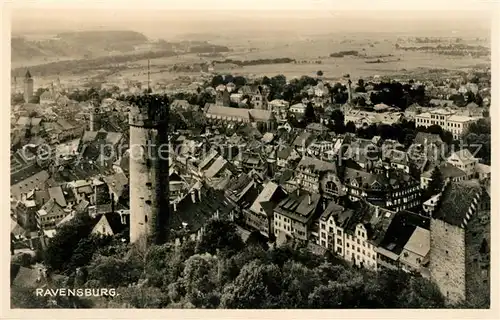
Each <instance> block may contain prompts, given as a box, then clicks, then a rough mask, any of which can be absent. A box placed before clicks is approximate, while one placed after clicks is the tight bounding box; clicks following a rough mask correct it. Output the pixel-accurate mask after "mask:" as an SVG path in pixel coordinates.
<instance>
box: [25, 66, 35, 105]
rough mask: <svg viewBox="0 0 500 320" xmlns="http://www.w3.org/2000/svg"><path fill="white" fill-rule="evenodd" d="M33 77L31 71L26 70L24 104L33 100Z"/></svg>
mask: <svg viewBox="0 0 500 320" xmlns="http://www.w3.org/2000/svg"><path fill="white" fill-rule="evenodd" d="M33 82H34V81H33V77H31V73H30V71H29V70H26V75H25V76H24V102H26V103H29V102H30V101H31V99H32V98H33Z"/></svg>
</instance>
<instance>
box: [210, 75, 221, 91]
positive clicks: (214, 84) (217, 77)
mask: <svg viewBox="0 0 500 320" xmlns="http://www.w3.org/2000/svg"><path fill="white" fill-rule="evenodd" d="M211 84H212V87H214V88H215V87H217V86H218V85H221V84H224V77H223V76H222V75H220V74H218V75H215V76H214V77H213V78H212V83H211Z"/></svg>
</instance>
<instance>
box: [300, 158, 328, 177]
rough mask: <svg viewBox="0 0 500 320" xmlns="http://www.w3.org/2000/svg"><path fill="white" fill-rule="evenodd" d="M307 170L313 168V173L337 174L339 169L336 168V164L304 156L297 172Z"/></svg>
mask: <svg viewBox="0 0 500 320" xmlns="http://www.w3.org/2000/svg"><path fill="white" fill-rule="evenodd" d="M306 168H311V169H312V171H313V172H317V173H320V172H325V171H333V172H337V167H336V166H335V164H334V163H331V162H326V161H323V160H319V159H316V158H311V157H307V156H304V157H302V159H301V160H300V162H299V164H298V166H297V170H304V169H306Z"/></svg>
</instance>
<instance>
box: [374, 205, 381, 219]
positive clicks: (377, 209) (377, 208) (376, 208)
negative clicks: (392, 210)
mask: <svg viewBox="0 0 500 320" xmlns="http://www.w3.org/2000/svg"><path fill="white" fill-rule="evenodd" d="M379 215H380V209H379V206H375V218H378V217H379Z"/></svg>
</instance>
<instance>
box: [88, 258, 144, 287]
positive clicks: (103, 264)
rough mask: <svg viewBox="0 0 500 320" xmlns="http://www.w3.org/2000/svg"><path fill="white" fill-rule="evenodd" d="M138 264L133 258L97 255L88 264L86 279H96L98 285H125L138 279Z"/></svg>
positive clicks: (139, 272)
mask: <svg viewBox="0 0 500 320" xmlns="http://www.w3.org/2000/svg"><path fill="white" fill-rule="evenodd" d="M141 273H142V269H141V268H140V266H139V265H138V264H137V263H135V262H134V261H133V260H128V259H125V258H119V257H106V256H102V255H97V256H96V257H95V259H94V260H93V261H92V262H91V264H90V265H89V266H88V279H89V280H96V281H98V284H99V286H102V287H106V286H110V287H114V288H117V287H120V286H127V285H129V284H132V283H135V282H137V281H138V280H139V277H140V275H141Z"/></svg>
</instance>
